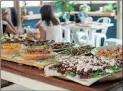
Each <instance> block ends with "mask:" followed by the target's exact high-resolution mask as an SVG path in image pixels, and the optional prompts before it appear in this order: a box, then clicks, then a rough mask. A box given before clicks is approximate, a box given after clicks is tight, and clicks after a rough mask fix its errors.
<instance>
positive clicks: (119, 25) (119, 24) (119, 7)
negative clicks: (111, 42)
mask: <svg viewBox="0 0 123 91" xmlns="http://www.w3.org/2000/svg"><path fill="white" fill-rule="evenodd" d="M122 7H123V6H122V1H117V38H119V39H122V31H123V30H122Z"/></svg>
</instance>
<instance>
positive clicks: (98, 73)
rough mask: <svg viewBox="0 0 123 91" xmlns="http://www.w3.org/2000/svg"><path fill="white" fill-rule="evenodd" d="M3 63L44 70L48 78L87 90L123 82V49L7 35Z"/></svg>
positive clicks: (2, 50)
mask: <svg viewBox="0 0 123 91" xmlns="http://www.w3.org/2000/svg"><path fill="white" fill-rule="evenodd" d="M1 43H2V45H1V59H2V60H4V61H11V62H15V63H18V64H25V65H29V66H34V67H37V68H40V69H43V70H44V74H45V76H46V77H52V76H53V77H54V76H55V77H59V78H61V79H63V80H64V79H65V80H70V81H73V82H76V83H79V84H82V85H85V86H91V85H92V84H94V83H96V82H99V81H100V82H102V81H103V82H104V81H110V80H116V79H121V78H122V66H123V58H122V56H123V51H122V46H120V45H118V46H102V47H98V48H95V47H92V46H90V45H82V46H79V45H76V44H73V43H55V41H53V40H46V41H31V40H28V39H27V35H26V34H23V35H19V36H17V35H11V34H10V35H9V36H8V35H4V36H3V37H2V38H1Z"/></svg>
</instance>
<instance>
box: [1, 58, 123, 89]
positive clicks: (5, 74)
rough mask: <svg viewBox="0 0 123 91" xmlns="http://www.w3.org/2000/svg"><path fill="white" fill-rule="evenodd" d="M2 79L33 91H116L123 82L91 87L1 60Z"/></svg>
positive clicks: (101, 83)
mask: <svg viewBox="0 0 123 91" xmlns="http://www.w3.org/2000/svg"><path fill="white" fill-rule="evenodd" d="M1 79H4V80H7V81H10V82H13V83H16V84H19V85H22V86H24V87H27V88H30V89H33V90H65V91H69V90H73V91H74V90H77V91H116V89H118V88H119V87H121V86H122V83H123V80H116V81H109V82H97V83H95V84H93V85H92V86H90V87H87V86H83V85H80V84H77V83H75V82H72V81H68V80H63V79H60V78H57V77H45V75H44V72H43V70H42V69H38V68H36V67H33V66H32V67H31V66H27V65H20V64H18V63H14V62H9V61H7V60H1Z"/></svg>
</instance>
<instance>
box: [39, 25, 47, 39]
mask: <svg viewBox="0 0 123 91" xmlns="http://www.w3.org/2000/svg"><path fill="white" fill-rule="evenodd" d="M39 30H40V41H45V40H46V30H45V29H44V28H43V27H42V26H41V25H40V26H39Z"/></svg>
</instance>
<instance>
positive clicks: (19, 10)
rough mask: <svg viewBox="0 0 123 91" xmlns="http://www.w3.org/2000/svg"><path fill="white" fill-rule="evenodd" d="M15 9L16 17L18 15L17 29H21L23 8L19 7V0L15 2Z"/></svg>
mask: <svg viewBox="0 0 123 91" xmlns="http://www.w3.org/2000/svg"><path fill="white" fill-rule="evenodd" d="M14 7H15V12H16V15H17V27H18V28H21V27H22V22H21V8H20V5H19V0H14Z"/></svg>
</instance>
